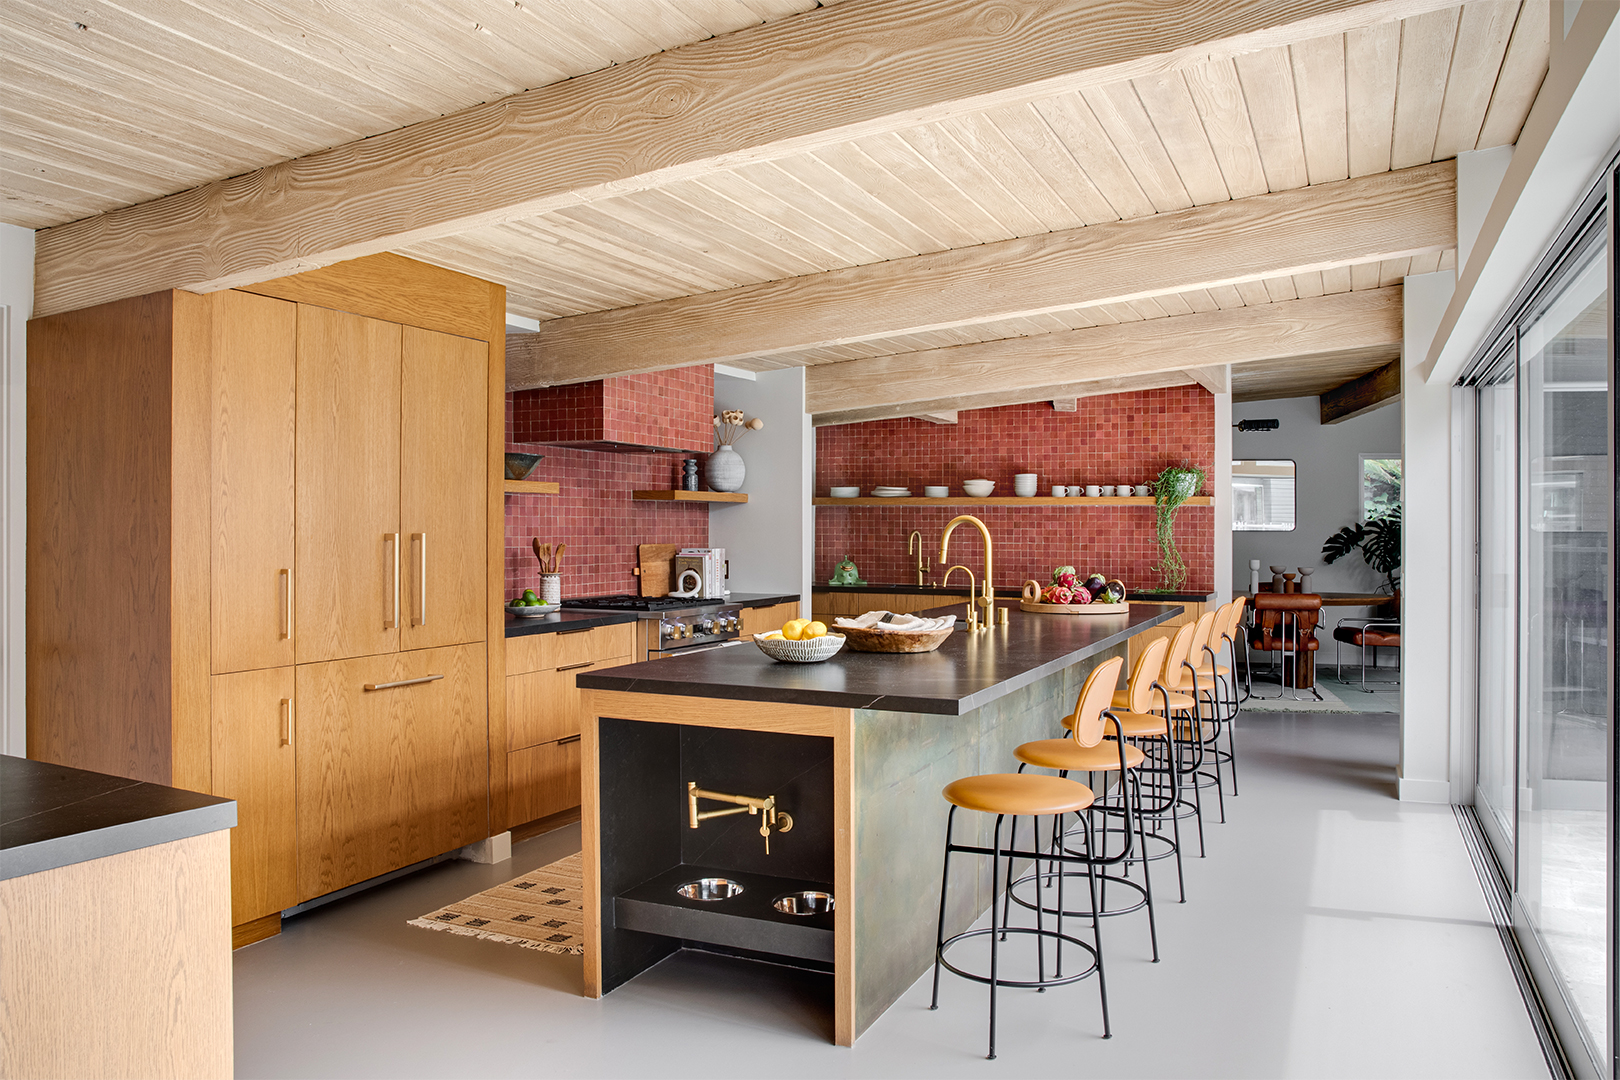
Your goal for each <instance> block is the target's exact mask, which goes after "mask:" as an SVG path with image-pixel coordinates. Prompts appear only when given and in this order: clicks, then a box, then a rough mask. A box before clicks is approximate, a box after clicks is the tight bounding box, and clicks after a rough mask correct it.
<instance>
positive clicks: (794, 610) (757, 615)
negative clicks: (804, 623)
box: [742, 603, 799, 638]
mask: <svg viewBox="0 0 1620 1080" xmlns="http://www.w3.org/2000/svg"><path fill="white" fill-rule="evenodd" d="M798 617H799V605H798V604H797V603H791V604H772V605H771V606H770V607H753V608H743V612H742V636H743V637H745V638H747V637H751V636H753V635H754V634H767V633H770V632H771V631H772V630H780V629H782V627H783V625H784V624H785V623H786V622H787V621H788V620H789V619H797V618H798Z"/></svg>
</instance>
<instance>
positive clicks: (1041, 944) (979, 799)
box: [928, 657, 1124, 1059]
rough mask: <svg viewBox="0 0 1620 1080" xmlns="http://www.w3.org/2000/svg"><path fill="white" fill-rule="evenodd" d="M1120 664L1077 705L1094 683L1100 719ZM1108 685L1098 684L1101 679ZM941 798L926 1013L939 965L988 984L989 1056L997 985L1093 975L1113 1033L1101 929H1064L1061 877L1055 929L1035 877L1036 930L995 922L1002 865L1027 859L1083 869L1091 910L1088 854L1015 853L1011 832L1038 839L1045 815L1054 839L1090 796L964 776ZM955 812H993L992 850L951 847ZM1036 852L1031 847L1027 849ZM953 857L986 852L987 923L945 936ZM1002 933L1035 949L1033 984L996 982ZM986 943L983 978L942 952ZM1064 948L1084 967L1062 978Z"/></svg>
mask: <svg viewBox="0 0 1620 1080" xmlns="http://www.w3.org/2000/svg"><path fill="white" fill-rule="evenodd" d="M1123 666H1124V661H1123V660H1122V659H1120V658H1119V657H1114V658H1112V659H1110V660H1107V661H1104V663H1102V664H1099V665H1098V666H1097V668H1096V670H1094V671H1092V673H1091V676H1090V677H1089V678H1088V679H1087V680H1086V686H1085V689H1082V690H1081V692H1080V697H1081V700H1082V701H1085V700H1086V698H1087V691H1088V690H1091V689H1092V687H1093V684H1096V685H1097V686H1098V689H1097V691H1096V692H1095V696H1096V697H1097V699H1098V702H1099V704H1098V707H1097V710H1096V711H1097V713H1098V715H1099V717H1100V715H1101V712H1102V708H1101V702H1106V701H1107V700H1108V695H1110V694H1112V693H1113V688H1114V684H1115V683H1116V682H1118V680H1119V670H1120V668H1121V667H1123ZM1105 679H1106V680H1107V682H1106V685H1104V680H1105ZM1085 734H1086V736H1087V737H1089V738H1090V740H1091V742H1090V745H1092V746H1095V745H1096V744H1097V743H1099V742H1101V741H1102V728H1101V725H1100V724H1088V725H1086V728H1085ZM942 794H943V795H944V796H945V801H946V802H948V803H950V804H951V809H950V812H949V814H948V815H947V817H946V823H945V860H944V869H943V871H942V874H941V881H940V889H939V927H938V931H937V933H936V934H935V938H934V941H935V944H934V996H933V1000H932V1002H931V1003H930V1004H929V1006H928V1007H929V1008H930V1009H937V1008H939V973H940V969H941V968H945V969H947V970H949V971H950V972H951V973H952V974H955V975H960V976H962V977H963V978H964V979H970V980H972V981H974V982H978V983H985V984H987V985H988V986H989V987H990V1047H989V1054H988V1055H987V1056H988V1057H990V1058H992V1059H994V1058H995V1056H996V990H997V988H998V987H1001V986H1013V987H1019V988H1024V989H1036V990H1045V989H1046V988H1048V987H1052V986H1066V985H1068V984H1069V983H1074V982H1079V981H1080V980H1081V979H1085V978H1088V977H1090V976H1091V975H1093V974H1095V975H1096V976H1097V992H1098V996H1099V998H1100V1000H1101V1003H1102V1019H1103V1038H1105V1039H1107V1038H1111V1037H1112V1035H1113V1029H1112V1028H1111V1027H1110V1025H1109V1021H1108V988H1107V984H1106V982H1105V981H1104V975H1103V961H1102V926H1101V920H1100V919H1098V918H1097V917H1096V915H1093V916H1092V918H1091V934H1092V941H1091V943H1090V944H1087V943H1086V942H1084V941H1081V940H1080V939H1079V938H1077V937H1074V936H1073V935H1070V934H1066V933H1064V932H1063V918H1064V916H1063V910H1062V909H1063V899H1062V894H1061V890H1062V887H1063V877H1062V876H1059V877H1058V888H1059V890H1060V892H1059V899H1058V913H1057V922H1056V929H1053V930H1049V929H1047V928H1046V925H1045V915H1044V909H1045V907H1046V905H1045V899H1044V895H1043V891H1042V890H1043V886H1042V882H1041V880H1040V878H1039V876H1037V879H1036V895H1037V902H1036V906H1035V926H1033V927H1027V926H1007V925H1005V923H1003V922H1002V921H1000V920H998V919H997V910H996V909H997V904H996V894H997V893H999V892H1000V891H1001V860H1002V859H1003V858H1006V859H1008V860H1011V859H1015V858H1016V859H1031V860H1038V861H1046V862H1048V863H1055V864H1067V865H1078V866H1084V867H1086V870H1087V873H1088V876H1089V879H1090V886H1091V910H1092V911H1093V912H1095V911H1096V910H1097V895H1098V894H1097V874H1096V867H1095V866H1094V865H1092V864H1091V859H1090V852H1089V851H1088V852H1087V853H1085V854H1083V855H1071V854H1069V853H1067V852H1066V851H1062V850H1026V851H1020V850H1017V849H1016V845H1015V843H1014V835H1013V834H1014V833H1016V830H1017V825H1018V818H1020V817H1029V818H1032V819H1034V820H1033V822H1032V824H1033V825H1034V828H1033V829H1032V830H1031V835H1032V836H1034V837H1036V838H1037V840H1038V838H1039V836H1040V819H1041V818H1042V817H1050V818H1052V819H1054V824H1053V828H1052V832H1053V834H1054V835H1061V833H1062V826H1061V822H1062V821H1063V819H1064V817H1065V816H1066V815H1068V814H1079V813H1083V812H1084V811H1086V810H1087V809H1089V808H1090V807H1091V805H1092V802H1093V801H1094V796H1093V794H1092V791H1091V789H1090V788H1089V787H1087V786H1086V785H1084V784H1082V783H1080V782H1079V781H1076V780H1070V779H1068V778H1067V777H1062V776H1046V775H1043V774H1040V773H1024V772H1017V773H990V774H988V775H983V776H967V777H963V778H962V779H960V780H954V781H952V782H951V783H949V784H947V785H946V786H945V789H944V791H943V792H942ZM958 810H972V811H976V812H978V813H983V814H994V815H996V821H995V830H994V834H993V839H992V843H991V846H990V847H988V848H986V847H982V846H979V845H976V844H959V843H957V842H956V836H955V833H956V812H957V811H958ZM1008 818H1012V830H1011V831H1009V834H1008V843H1007V846H1006V847H1005V848H1004V847H1002V844H1001V830H1002V825H1003V823H1004V822H1005V821H1006V820H1007V819H1008ZM1034 846H1035V847H1037V848H1038V847H1039V844H1038V843H1037V844H1036V845H1034ZM953 853H960V854H968V855H985V856H988V857H989V858H990V925H989V927H988V928H984V927H981V928H976V929H968V930H964V931H962V932H961V933H959V934H953V935H951V936H950V937H949V938H947V937H946V936H945V909H946V900H947V897H948V895H949V893H948V890H949V888H950V882H951V855H952V854H953ZM1008 935H1020V936H1028V937H1033V938H1034V941H1035V949H1036V978H1034V979H1021V980H1014V979H1003V978H1001V975H1000V948H1001V942H1002V941H1003V940H1004V939H1005V938H1006V937H1007V936H1008ZM985 936H988V937H989V939H990V971H989V973H988V974H984V973H981V972H974V971H968V970H966V969H964V968H961V967H958V966H956V965H955V964H953V963H952V962H951V961H950V960H948V959H947V958H946V953H947V951H948V950H949V949H950V948H951V947H952V946H954V945H956V944H957V943H959V942H962V941H965V940H967V939H969V938H974V937H985ZM1048 941H1051V942H1052V943H1053V944H1054V946H1055V951H1056V966H1055V970H1054V972H1053V974H1052V975H1051V977H1048V976H1047V974H1046V948H1045V945H1046V942H1048ZM1065 944H1067V945H1070V946H1073V947H1075V948H1078V949H1079V950H1080V951H1081V952H1082V953H1083V954H1085V955H1087V956H1088V957H1089V958H1090V962H1089V963H1087V964H1086V965H1085V966H1084V967H1082V968H1081V969H1080V970H1079V971H1071V972H1070V973H1069V974H1067V975H1065V974H1064V973H1063V946H1064V945H1065Z"/></svg>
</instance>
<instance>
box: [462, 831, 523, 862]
mask: <svg viewBox="0 0 1620 1080" xmlns="http://www.w3.org/2000/svg"><path fill="white" fill-rule="evenodd" d="M455 857H456V858H458V859H466V860H467V861H468V862H476V863H498V862H505V861H506V860H507V859H510V858H511V857H512V834H511V833H510V832H503V833H498V834H496V835H495V836H492V837H490V838H489V839H488V840H480V841H478V843H476V844H468V845H467V846H466V847H464V848H462V849H461V850H460V851H458V852H456V855H455Z"/></svg>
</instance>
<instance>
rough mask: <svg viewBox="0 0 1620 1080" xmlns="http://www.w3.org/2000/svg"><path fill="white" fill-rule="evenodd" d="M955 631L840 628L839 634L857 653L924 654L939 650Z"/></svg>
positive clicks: (947, 629) (950, 628) (949, 628)
mask: <svg viewBox="0 0 1620 1080" xmlns="http://www.w3.org/2000/svg"><path fill="white" fill-rule="evenodd" d="M954 629H956V628H955V627H954V626H953V627H948V628H946V629H944V630H925V631H923V632H921V633H914V634H908V633H906V632H905V631H903V630H856V629H854V628H853V627H849V626H840V627H838V633H840V634H843V635H844V644H845V645H847V646H848V647H849V648H850V649H853V650H854V651H855V652H881V653H923V652H933V651H934V650H935V649H937V648H939V647H940V646H941V645H942V644H944V642H945V639H946V638H948V637H950V636H951V631H952V630H954Z"/></svg>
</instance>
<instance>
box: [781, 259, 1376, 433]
mask: <svg viewBox="0 0 1620 1080" xmlns="http://www.w3.org/2000/svg"><path fill="white" fill-rule="evenodd" d="M1401 333H1402V326H1401V289H1400V286H1398V285H1392V286H1389V287H1388V288H1383V289H1369V290H1366V291H1364V292H1352V293H1337V294H1334V295H1330V296H1317V297H1311V298H1309V299H1305V300H1285V301H1282V302H1280V303H1276V304H1261V305H1259V306H1256V307H1244V308H1234V309H1232V310H1230V311H1211V312H1203V313H1199V314H1195V315H1177V316H1174V317H1171V318H1168V319H1148V320H1146V321H1143V322H1134V323H1122V324H1120V325H1117V326H1093V327H1088V328H1086V329H1083V330H1064V331H1059V332H1057V333H1053V334H1040V335H1034V336H1031V337H1021V338H1001V339H998V340H996V341H986V342H980V343H977V344H973V345H956V346H952V347H950V348H945V349H928V350H924V351H921V352H911V353H896V354H893V355H891V356H878V357H873V358H872V359H869V360H846V361H844V362H842V363H837V364H818V365H816V366H814V367H811V368H808V369H807V370H806V371H805V409H806V411H807V412H811V413H817V414H820V413H824V412H833V411H837V412H845V411H848V410H851V409H870V408H879V407H886V406H904V408H903V410H902V412H903V414H904V413H913V412H918V411H920V408H919V405H918V403H920V402H930V403H932V402H935V401H937V400H938V399H941V398H950V397H954V396H956V395H958V394H961V393H962V392H963V388H964V387H972V388H973V392H974V393H980V394H1000V393H1009V392H1011V393H1017V392H1027V391H1029V390H1030V389H1031V388H1038V387H1046V386H1057V385H1061V384H1064V383H1072V382H1083V381H1090V380H1094V379H1101V378H1109V377H1116V376H1127V375H1129V376H1135V375H1147V374H1160V373H1165V372H1174V373H1175V374H1176V375H1177V376H1178V378H1179V382H1182V383H1186V382H1192V381H1193V380H1192V378H1191V377H1190V376H1186V375H1183V374H1182V372H1183V370H1184V369H1185V368H1186V367H1187V361H1188V360H1189V359H1191V358H1197V359H1198V360H1199V361H1201V362H1202V363H1201V364H1200V366H1203V367H1209V366H1215V365H1225V364H1244V363H1250V362H1253V361H1257V360H1270V359H1276V358H1278V357H1289V356H1305V355H1309V354H1312V353H1327V352H1342V351H1345V350H1350V349H1361V348H1370V347H1389V346H1394V347H1397V348H1398V347H1399V345H1400V341H1401ZM1170 385H1174V384H1170ZM1072 396H1073V395H1071V394H1059V393H1051V394H1044V393H1042V394H1035V395H1034V396H1033V397H1025V398H1024V399H1023V400H1026V401H1040V400H1043V399H1044V400H1050V399H1053V398H1059V397H1072Z"/></svg>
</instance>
